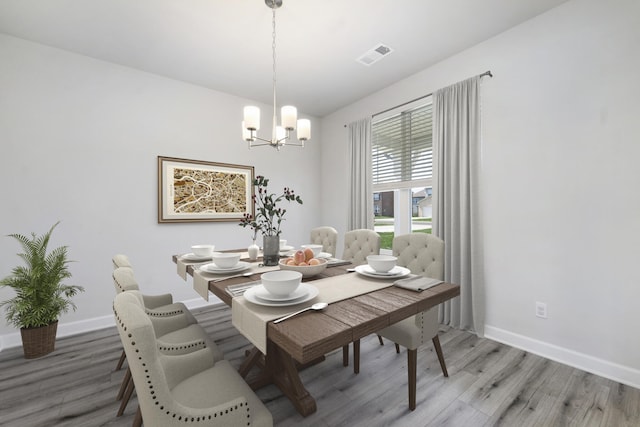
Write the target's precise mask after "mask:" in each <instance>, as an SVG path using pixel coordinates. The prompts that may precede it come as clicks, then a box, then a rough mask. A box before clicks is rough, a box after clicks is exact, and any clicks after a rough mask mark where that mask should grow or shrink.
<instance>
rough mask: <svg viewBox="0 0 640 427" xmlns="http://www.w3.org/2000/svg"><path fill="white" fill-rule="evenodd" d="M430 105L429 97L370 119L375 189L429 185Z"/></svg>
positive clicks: (430, 157) (430, 171)
mask: <svg viewBox="0 0 640 427" xmlns="http://www.w3.org/2000/svg"><path fill="white" fill-rule="evenodd" d="M423 102H424V101H423ZM431 107H432V105H431V102H430V100H429V104H427V105H422V106H420V107H416V108H414V109H411V110H406V111H403V112H401V113H399V114H395V115H393V116H391V117H387V118H383V119H381V120H378V121H376V122H374V123H372V125H371V135H372V166H373V190H374V191H385V190H391V189H398V188H412V187H428V186H431V178H432V124H433V122H432V109H431Z"/></svg>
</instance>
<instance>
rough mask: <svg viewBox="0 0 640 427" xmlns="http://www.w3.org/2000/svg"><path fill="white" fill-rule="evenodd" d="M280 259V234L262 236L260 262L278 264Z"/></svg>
mask: <svg viewBox="0 0 640 427" xmlns="http://www.w3.org/2000/svg"><path fill="white" fill-rule="evenodd" d="M279 260H280V236H278V235H275V236H262V262H263V264H264V265H278V261H279Z"/></svg>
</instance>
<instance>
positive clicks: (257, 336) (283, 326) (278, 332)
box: [173, 251, 460, 416]
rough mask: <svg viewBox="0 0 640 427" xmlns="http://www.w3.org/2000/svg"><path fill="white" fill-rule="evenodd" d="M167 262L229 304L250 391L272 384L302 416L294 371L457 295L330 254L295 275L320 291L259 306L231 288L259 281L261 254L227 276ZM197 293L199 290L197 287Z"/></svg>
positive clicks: (307, 407) (310, 409)
mask: <svg viewBox="0 0 640 427" xmlns="http://www.w3.org/2000/svg"><path fill="white" fill-rule="evenodd" d="M239 252H242V251H239ZM245 255H246V253H245V254H244V255H243V256H245ZM243 259H244V258H243ZM173 261H174V262H175V263H176V264H178V272H179V273H181V275H182V276H183V278H184V277H185V276H186V275H190V276H194V286H195V281H196V277H197V278H198V282H199V283H201V284H202V283H205V284H207V285H208V290H207V292H208V291H210V292H211V293H213V294H214V295H215V296H216V297H218V298H219V299H220V300H221V301H222V302H224V303H225V304H226V305H228V306H229V307H231V308H232V322H233V324H234V326H236V328H238V329H239V331H240V332H241V333H242V334H243V335H245V336H246V337H247V338H248V339H249V341H250V342H252V343H253V344H254V347H253V348H252V350H249V351H247V353H246V358H245V360H244V361H243V362H242V364H241V365H240V367H239V373H240V374H241V375H242V376H243V377H244V378H245V380H246V381H247V383H248V384H249V385H250V386H251V387H252V388H253V389H254V390H256V389H259V388H261V387H264V386H266V385H269V384H274V385H276V386H277V387H278V388H279V389H280V390H281V392H282V393H283V394H284V395H285V396H287V397H288V398H289V399H290V401H291V402H292V404H293V405H294V407H295V408H296V409H297V410H298V412H299V413H300V414H301V415H303V416H308V415H310V414H312V413H314V412H315V411H316V410H317V406H316V401H315V399H314V398H313V396H311V394H310V393H309V392H308V391H307V389H306V388H305V387H304V384H303V383H302V381H301V378H300V375H299V370H301V369H304V368H306V367H309V366H312V365H314V364H315V363H318V362H319V361H322V360H324V356H325V355H326V354H329V353H330V352H332V351H334V350H336V349H340V348H343V349H348V346H349V344H351V343H353V344H354V346H353V347H354V353H355V355H356V357H355V358H354V360H356V361H357V360H359V357H358V356H359V343H360V339H361V338H364V337H366V336H367V335H369V334H373V333H375V332H376V331H378V330H381V329H383V328H385V327H387V326H390V325H392V324H394V323H396V322H399V321H401V320H403V319H406V318H408V317H410V316H413V315H415V314H418V313H419V312H421V311H425V310H428V309H430V308H432V307H435V306H436V305H438V304H440V303H442V302H445V301H447V300H450V299H452V298H455V297H457V296H459V295H460V287H459V286H458V285H456V284H452V283H446V282H442V283H440V284H438V285H435V286H433V287H431V288H429V289H426V290H423V291H419V292H418V291H415V290H410V289H405V288H401V287H398V286H394V281H395V280H394V278H393V277H391V278H386V277H383V278H378V277H371V275H363V274H359V273H358V272H356V271H354V270H356V269H357V267H358V266H355V265H353V264H351V263H350V262H348V261H342V260H339V259H338V260H335V259H334V262H332V263H329V265H328V266H327V268H325V269H324V270H323V271H322V272H321V273H320V274H318V275H316V276H313V277H305V278H303V279H302V283H303V284H309V285H311V286H312V287H313V288H314V289H319V292H318V295H317V296H316V297H314V298H313V299H311V300H309V301H305V302H304V304H298V305H295V306H276V307H271V306H269V307H264V306H262V305H258V304H254V303H252V302H251V301H248V300H247V298H245V297H244V296H243V295H242V294H241V293H239V292H236V293H234V292H231V291H230V290H233V289H242V288H246V289H251V286H253V285H256V286H258V285H259V283H260V282H259V281H260V275H261V274H262V273H263V272H264V271H265V267H264V266H262V265H261V264H260V263H259V262H260V260H257V262H255V264H254V265H255V267H256V268H255V269H254V270H253V271H251V270H250V271H249V272H248V273H247V274H246V275H243V276H240V277H230V278H228V279H227V278H224V276H222V277H220V276H218V275H203V274H201V272H202V270H201V267H202V265H203V263H202V262H189V261H188V260H184V259H183V258H181V256H180V255H173ZM273 268H275V269H277V268H278V267H277V266H276V267H273ZM273 268H271V269H273ZM267 270H270V269H269V268H267ZM358 271H362V270H358ZM254 272H255V273H254ZM203 278H204V279H203ZM219 279H223V280H219ZM203 280H204V282H203ZM199 293H200V294H201V295H203V294H202V291H201V290H200V292H199ZM234 295H235V296H234ZM321 301H324V302H329V305H328V306H327V307H326V308H325V309H324V310H322V311H313V310H309V311H306V312H304V313H301V314H299V315H296V316H293V317H291V318H289V319H287V320H286V321H283V322H279V323H274V320H276V319H277V318H279V317H281V316H283V315H286V314H289V313H292V312H294V311H297V310H299V309H300V308H305V307H308V306H310V305H311V304H313V303H316V302H321ZM344 354H345V357H343V365H344V366H347V365H348V363H349V361H348V353H347V352H344ZM254 368H256V369H254ZM256 371H257V372H256ZM354 371H355V372H356V373H357V372H358V371H359V366H354Z"/></svg>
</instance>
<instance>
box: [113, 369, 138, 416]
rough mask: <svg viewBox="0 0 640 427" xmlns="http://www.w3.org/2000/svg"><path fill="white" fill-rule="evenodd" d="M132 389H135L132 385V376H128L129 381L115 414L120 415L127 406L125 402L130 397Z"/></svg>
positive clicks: (127, 401)
mask: <svg viewBox="0 0 640 427" xmlns="http://www.w3.org/2000/svg"><path fill="white" fill-rule="evenodd" d="M133 390H135V386H134V385H133V378H130V379H129V383H128V384H127V391H125V393H124V396H122V402H120V408H118V413H117V414H116V416H118V417H120V416H122V414H124V410H125V409H126V408H127V404H128V403H129V399H131V395H132V394H133Z"/></svg>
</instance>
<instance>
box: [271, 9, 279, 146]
mask: <svg viewBox="0 0 640 427" xmlns="http://www.w3.org/2000/svg"><path fill="white" fill-rule="evenodd" d="M274 1H275V0H274ZM272 13H273V17H272V20H271V22H272V28H273V31H272V33H271V37H272V42H271V49H272V51H273V128H272V137H271V140H272V142H276V141H277V133H276V126H277V125H278V119H277V114H276V111H277V110H276V8H275V5H274V6H273V9H272Z"/></svg>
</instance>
